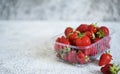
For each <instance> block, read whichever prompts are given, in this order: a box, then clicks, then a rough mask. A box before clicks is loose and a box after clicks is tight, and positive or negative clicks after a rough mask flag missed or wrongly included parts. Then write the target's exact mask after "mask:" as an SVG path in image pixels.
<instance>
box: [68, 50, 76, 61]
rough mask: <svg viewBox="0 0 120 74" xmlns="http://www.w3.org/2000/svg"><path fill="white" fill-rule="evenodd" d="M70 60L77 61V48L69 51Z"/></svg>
mask: <svg viewBox="0 0 120 74" xmlns="http://www.w3.org/2000/svg"><path fill="white" fill-rule="evenodd" d="M68 61H69V62H70V63H77V60H76V51H75V50H71V51H70V52H68Z"/></svg>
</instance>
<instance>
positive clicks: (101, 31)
mask: <svg viewBox="0 0 120 74" xmlns="http://www.w3.org/2000/svg"><path fill="white" fill-rule="evenodd" d="M97 35H98V36H99V38H102V37H104V36H108V35H109V29H108V28H107V27H106V26H101V27H100V29H99V31H98V32H97Z"/></svg>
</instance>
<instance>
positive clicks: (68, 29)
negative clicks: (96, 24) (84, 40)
mask: <svg viewBox="0 0 120 74" xmlns="http://www.w3.org/2000/svg"><path fill="white" fill-rule="evenodd" d="M72 32H73V28H71V27H67V28H66V29H65V32H64V34H65V36H68V35H69V34H70V33H72Z"/></svg>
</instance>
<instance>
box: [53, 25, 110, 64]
mask: <svg viewBox="0 0 120 74" xmlns="http://www.w3.org/2000/svg"><path fill="white" fill-rule="evenodd" d="M110 39H111V37H110V32H109V29H108V27H106V26H97V23H92V24H80V25H78V27H76V28H72V27H66V28H65V30H64V33H63V34H62V35H59V36H57V37H56V40H55V44H54V49H55V51H56V52H57V54H56V56H57V57H58V58H60V59H62V60H64V61H66V62H69V63H72V64H76V63H77V64H85V63H88V62H89V61H91V60H92V59H94V58H96V57H97V56H98V55H100V54H101V53H103V52H104V51H106V50H107V49H109V48H110Z"/></svg>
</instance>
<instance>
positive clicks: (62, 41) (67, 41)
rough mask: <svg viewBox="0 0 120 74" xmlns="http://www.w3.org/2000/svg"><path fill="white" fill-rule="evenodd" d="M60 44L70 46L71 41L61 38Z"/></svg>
mask: <svg viewBox="0 0 120 74" xmlns="http://www.w3.org/2000/svg"><path fill="white" fill-rule="evenodd" d="M60 42H61V43H64V44H68V45H69V44H70V42H69V40H68V39H66V38H65V37H64V36H62V37H61V39H60Z"/></svg>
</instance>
